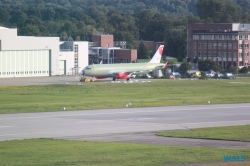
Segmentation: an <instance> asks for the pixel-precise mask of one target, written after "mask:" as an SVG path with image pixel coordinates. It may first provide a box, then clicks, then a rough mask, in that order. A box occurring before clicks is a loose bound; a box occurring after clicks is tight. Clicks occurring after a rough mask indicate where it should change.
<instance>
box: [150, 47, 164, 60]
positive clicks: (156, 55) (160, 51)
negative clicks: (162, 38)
mask: <svg viewBox="0 0 250 166" xmlns="http://www.w3.org/2000/svg"><path fill="white" fill-rule="evenodd" d="M163 48H164V45H160V47H159V48H158V50H157V51H156V52H155V54H154V56H153V58H152V59H151V60H150V61H149V62H148V63H160V62H161V56H162V53H163Z"/></svg>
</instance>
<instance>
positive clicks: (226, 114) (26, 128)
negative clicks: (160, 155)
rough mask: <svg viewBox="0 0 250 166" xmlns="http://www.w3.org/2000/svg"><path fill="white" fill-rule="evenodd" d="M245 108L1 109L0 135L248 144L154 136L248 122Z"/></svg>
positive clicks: (0, 137)
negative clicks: (6, 111) (16, 111)
mask: <svg viewBox="0 0 250 166" xmlns="http://www.w3.org/2000/svg"><path fill="white" fill-rule="evenodd" d="M249 110H250V104H248V103H245V104H221V105H193V106H192V105H191V106H169V107H146V108H124V109H104V110H88V111H87V110H79V111H62V112H49V113H48V112H46V113H23V114H4V115H0V140H2V141H4V140H14V139H29V138H56V139H72V140H89V141H104V142H105V141H106V142H119V141H120V142H134V143H140V142H141V143H146V144H158V145H180V146H196V147H204V146H205V147H222V148H229V149H246V148H248V149H250V143H247V142H246V143H240V142H229V141H228V144H223V143H222V142H221V141H217V143H216V141H213V140H210V142H208V143H207V144H205V143H204V142H202V140H201V141H200V142H197V140H193V141H191V142H190V141H186V143H183V142H184V139H173V138H164V137H160V138H157V139H156V136H155V135H154V133H155V132H158V131H168V130H180V129H181V130H189V129H192V128H203V127H214V126H233V125H246V124H250V112H249ZM138 133H140V134H138ZM146 139H147V140H146ZM143 140H144V141H143ZM156 140H158V143H155V142H157V141H156ZM189 140H190V139H189ZM209 144H210V145H209ZM212 144H213V145H212Z"/></svg>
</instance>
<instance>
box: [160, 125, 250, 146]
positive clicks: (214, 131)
mask: <svg viewBox="0 0 250 166" xmlns="http://www.w3.org/2000/svg"><path fill="white" fill-rule="evenodd" d="M157 135H158V136H164V137H176V138H199V139H214V140H230V141H245V142H250V125H244V126H228V127H209V128H200V129H191V130H185V131H171V132H161V133H158V134H157Z"/></svg>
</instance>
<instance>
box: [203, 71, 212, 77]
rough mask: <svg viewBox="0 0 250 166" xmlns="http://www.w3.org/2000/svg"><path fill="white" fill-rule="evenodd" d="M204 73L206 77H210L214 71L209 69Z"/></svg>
mask: <svg viewBox="0 0 250 166" xmlns="http://www.w3.org/2000/svg"><path fill="white" fill-rule="evenodd" d="M205 74H206V76H207V77H210V78H211V77H213V76H214V73H213V72H211V71H205Z"/></svg>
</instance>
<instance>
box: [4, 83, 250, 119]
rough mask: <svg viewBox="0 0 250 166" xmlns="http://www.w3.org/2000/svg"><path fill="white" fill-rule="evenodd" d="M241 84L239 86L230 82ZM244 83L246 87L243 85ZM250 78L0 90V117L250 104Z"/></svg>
mask: <svg viewBox="0 0 250 166" xmlns="http://www.w3.org/2000/svg"><path fill="white" fill-rule="evenodd" d="M230 82H239V83H230ZM242 82H244V84H243V83H242ZM249 84H250V79H235V80H169V79H160V80H151V82H150V83H127V84H125V83H110V82H95V83H82V85H65V84H60V85H44V86H25V87H0V94H1V95H0V114H6V113H23V112H46V111H62V110H63V108H64V107H66V110H85V109H104V108H123V107H125V105H126V104H127V103H128V102H131V103H132V107H150V106H169V105H190V104H193V105H195V104H207V103H208V101H210V102H211V104H219V103H220V104H222V103H248V102H249V98H250V93H246V90H247V89H249Z"/></svg>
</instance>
